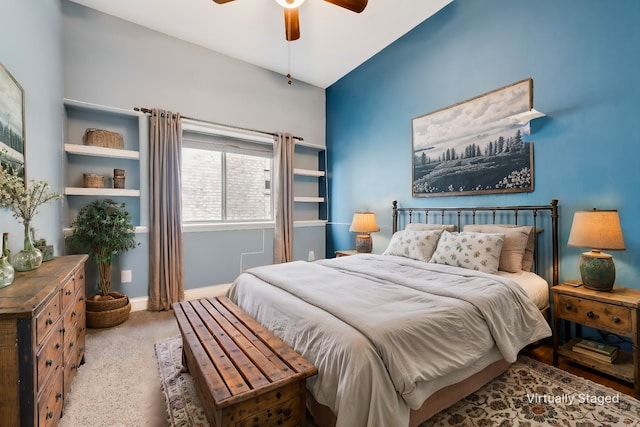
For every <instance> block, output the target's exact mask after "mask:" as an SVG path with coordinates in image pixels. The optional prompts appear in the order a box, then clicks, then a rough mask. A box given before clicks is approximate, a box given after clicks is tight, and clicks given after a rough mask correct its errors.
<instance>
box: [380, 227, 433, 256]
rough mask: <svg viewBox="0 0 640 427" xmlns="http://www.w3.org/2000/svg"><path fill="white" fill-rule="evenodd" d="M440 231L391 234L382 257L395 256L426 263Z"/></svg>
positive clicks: (410, 231)
mask: <svg viewBox="0 0 640 427" xmlns="http://www.w3.org/2000/svg"><path fill="white" fill-rule="evenodd" d="M441 234H442V230H430V231H413V230H401V231H397V232H395V233H393V236H392V237H391V241H390V242H389V246H388V247H387V249H386V250H385V251H384V252H383V253H382V255H396V256H403V257H405V258H412V259H417V260H419V261H425V262H428V261H429V260H430V259H431V256H432V255H433V251H434V250H435V249H436V245H437V244H438V239H439V238H440V235H441Z"/></svg>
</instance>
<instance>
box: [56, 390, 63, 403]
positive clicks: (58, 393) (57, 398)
mask: <svg viewBox="0 0 640 427" xmlns="http://www.w3.org/2000/svg"><path fill="white" fill-rule="evenodd" d="M61 397H62V393H60V392H57V393H56V402H57V401H58V400H60V398H61Z"/></svg>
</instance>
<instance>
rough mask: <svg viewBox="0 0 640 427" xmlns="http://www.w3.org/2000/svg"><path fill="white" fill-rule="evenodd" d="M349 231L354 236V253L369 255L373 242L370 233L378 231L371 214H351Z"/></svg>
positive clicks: (373, 216)
mask: <svg viewBox="0 0 640 427" xmlns="http://www.w3.org/2000/svg"><path fill="white" fill-rule="evenodd" d="M349 231H350V232H352V233H357V234H356V252H361V253H371V251H372V250H373V242H372V241H371V233H373V232H376V231H380V227H378V224H377V223H376V214H375V213H373V212H356V213H354V214H353V220H352V221H351V227H349Z"/></svg>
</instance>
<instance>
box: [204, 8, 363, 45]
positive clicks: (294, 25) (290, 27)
mask: <svg viewBox="0 0 640 427" xmlns="http://www.w3.org/2000/svg"><path fill="white" fill-rule="evenodd" d="M213 1H214V2H216V3H218V4H224V3H229V2H231V1H233V0H213ZM304 1H305V0H276V2H277V3H278V4H279V5H280V6H282V7H283V8H284V28H285V34H286V36H287V41H293V40H298V39H299V38H300V21H299V20H298V7H299V6H300V5H301V4H302V3H304ZM324 1H326V2H327V3H331V4H335V5H336V6H340V7H343V8H345V9H348V10H350V11H352V12H356V13H360V12H362V11H363V10H364V8H365V7H367V2H368V0H324Z"/></svg>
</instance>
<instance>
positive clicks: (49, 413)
mask: <svg viewBox="0 0 640 427" xmlns="http://www.w3.org/2000/svg"><path fill="white" fill-rule="evenodd" d="M50 418H53V411H49V412H47V415H46V416H45V417H44V419H45V420H48V419H50Z"/></svg>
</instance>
